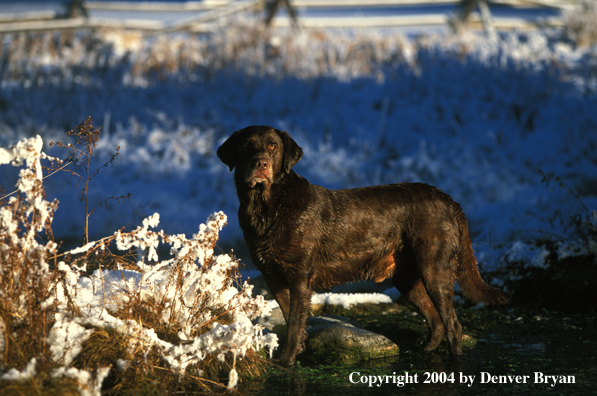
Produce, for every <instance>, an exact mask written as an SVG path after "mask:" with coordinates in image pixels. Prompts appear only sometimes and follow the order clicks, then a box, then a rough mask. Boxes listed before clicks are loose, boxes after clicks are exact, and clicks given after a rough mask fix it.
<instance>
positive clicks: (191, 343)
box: [0, 120, 277, 394]
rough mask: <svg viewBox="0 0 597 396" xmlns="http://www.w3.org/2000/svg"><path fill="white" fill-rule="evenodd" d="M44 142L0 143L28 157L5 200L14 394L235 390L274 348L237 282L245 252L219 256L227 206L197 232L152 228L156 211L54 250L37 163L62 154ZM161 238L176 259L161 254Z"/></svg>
mask: <svg viewBox="0 0 597 396" xmlns="http://www.w3.org/2000/svg"><path fill="white" fill-rule="evenodd" d="M89 122H90V120H89ZM84 125H85V123H82V124H81V125H80V126H79V127H80V128H83V127H84ZM89 125H90V124H89ZM89 125H88V126H89ZM91 129H93V128H91ZM98 131H99V130H98ZM97 138H98V140H99V132H98V136H97ZM83 144H84V145H90V144H91V143H90V141H86V142H83ZM42 147H43V141H42V139H41V138H40V137H39V136H37V137H35V138H30V139H26V140H23V141H22V142H19V143H18V144H17V145H15V146H12V147H10V148H9V149H0V165H5V164H9V163H10V164H12V165H14V166H22V165H23V164H24V163H26V165H27V166H26V167H25V168H24V169H22V170H21V172H20V178H19V182H18V184H17V191H16V192H15V193H16V194H12V195H11V196H4V197H3V198H2V201H0V260H1V261H2V266H0V340H2V341H3V342H0V381H3V382H4V384H3V387H5V388H6V389H9V394H10V393H14V394H23V393H28V392H29V391H28V389H31V387H32V386H33V387H34V388H37V389H43V391H44V392H46V393H49V394H51V393H52V392H56V393H57V394H58V393H60V392H66V393H67V394H68V393H69V392H70V391H69V389H70V390H72V392H71V393H73V394H74V393H76V392H77V391H80V392H81V393H82V394H99V393H100V391H104V392H107V393H110V394H112V393H113V394H147V393H152V392H154V393H157V394H167V393H170V392H172V391H173V390H181V391H182V390H184V391H190V390H195V391H206V390H209V389H212V390H213V388H214V387H215V388H220V389H225V388H226V386H225V385H224V384H223V382H226V380H227V386H228V387H230V388H233V387H236V386H237V383H238V381H239V377H240V379H241V380H242V379H243V378H250V377H253V376H257V375H259V374H260V373H261V372H262V371H263V370H264V368H265V363H264V361H263V359H262V358H261V356H260V355H259V354H258V352H259V351H260V350H262V349H263V348H268V349H269V352H270V355H271V353H272V351H273V349H274V348H276V346H277V338H276V336H275V335H273V334H268V335H264V334H263V333H262V328H261V326H257V325H253V324H252V323H251V319H252V318H254V317H256V316H261V315H267V314H268V312H269V307H268V305H267V303H266V302H265V301H264V299H263V297H261V296H259V297H256V298H253V297H252V293H251V292H252V286H250V285H249V284H248V283H246V282H245V283H242V284H241V283H240V282H239V273H238V267H239V261H238V260H237V259H236V258H234V257H233V256H232V255H230V254H220V255H214V248H215V246H216V242H217V240H218V233H219V231H220V230H221V228H222V227H223V226H224V225H225V224H226V216H225V215H224V213H222V212H219V213H214V214H213V215H211V216H210V217H209V218H208V220H207V222H206V224H201V226H200V227H199V231H198V232H197V233H196V234H195V235H193V237H192V238H190V239H187V238H186V236H184V235H168V234H166V233H164V232H163V231H159V232H157V231H153V230H152V229H153V228H155V227H157V225H158V224H159V215H158V214H157V213H156V214H154V215H152V216H150V217H148V218H146V219H145V220H143V222H142V226H139V227H137V228H136V229H134V230H132V231H128V232H124V230H119V231H117V232H115V233H114V234H113V235H111V236H107V237H105V238H102V239H100V240H98V241H91V242H88V243H86V244H85V245H84V246H81V247H79V248H76V249H73V250H70V251H68V252H66V253H61V254H59V253H58V244H57V243H56V242H55V241H54V238H53V236H52V232H51V225H52V220H53V215H54V212H55V211H56V210H57V208H58V202H57V201H53V202H48V201H46V199H45V193H44V188H43V183H42V178H43V170H42V166H41V160H50V161H58V160H57V159H55V158H51V157H48V156H47V155H46V154H44V153H43V151H42ZM62 147H64V148H69V147H70V146H68V145H62ZM87 149H89V150H91V147H89V146H88V147H87ZM88 152H90V151H88ZM58 162H59V161H58ZM88 165H89V163H88V162H87V166H88ZM87 181H89V178H87ZM86 189H87V184H85V187H84V191H85V190H86ZM87 216H89V212H88V213H87ZM86 231H87V230H86ZM86 234H87V233H86ZM160 243H162V244H167V245H169V246H170V258H168V259H164V260H161V259H160V258H159V257H158V255H157V248H158V245H159V244H160ZM114 248H116V249H117V250H120V251H125V252H128V255H125V256H117V255H115V254H114V253H112V252H111V249H114ZM132 257H136V258H140V260H139V261H137V262H135V261H134V260H133V259H132ZM125 264H126V265H125ZM88 265H90V266H91V265H95V266H97V268H98V269H96V270H95V271H93V272H92V273H91V271H89V269H88ZM108 266H110V267H111V268H113V269H106V268H107V267H108ZM124 266H126V267H127V268H129V269H124V268H123V267H124Z"/></svg>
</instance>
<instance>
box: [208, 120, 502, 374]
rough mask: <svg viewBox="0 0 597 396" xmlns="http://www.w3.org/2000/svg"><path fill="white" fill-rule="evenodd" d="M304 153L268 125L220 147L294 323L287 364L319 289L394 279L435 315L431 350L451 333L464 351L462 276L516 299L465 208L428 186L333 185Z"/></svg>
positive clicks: (471, 286)
mask: <svg viewBox="0 0 597 396" xmlns="http://www.w3.org/2000/svg"><path fill="white" fill-rule="evenodd" d="M302 154H303V151H302V149H301V148H300V147H299V146H298V145H297V143H296V142H295V141H294V140H293V139H292V138H291V137H290V136H289V135H288V133H286V132H281V131H278V130H276V129H274V128H271V127H267V126H252V127H247V128H245V129H243V130H240V131H237V132H235V133H234V134H233V135H232V136H231V137H230V138H229V139H228V140H226V141H225V142H224V143H223V144H222V146H221V147H220V148H219V149H218V157H219V158H220V159H221V160H222V162H224V163H225V164H226V165H228V166H229V168H230V170H231V171H232V170H233V169H234V168H236V171H235V174H234V180H235V183H236V189H237V193H238V198H239V200H240V207H239V211H238V217H239V222H240V226H241V228H242V230H243V234H244V238H245V241H246V243H247V246H248V248H249V251H250V253H251V258H252V260H253V263H254V264H255V266H256V267H257V268H258V269H259V270H260V271H261V273H262V274H263V277H264V279H265V281H266V283H267V285H268V287H269V288H270V290H271V292H272V293H273V295H274V296H275V298H276V300H277V301H278V304H279V305H280V308H281V309H282V312H283V314H284V318H285V319H286V323H287V325H288V339H287V344H286V348H285V350H284V352H283V353H282V355H281V357H280V361H281V362H282V364H284V365H292V364H293V363H294V360H295V358H296V355H297V354H298V353H299V352H300V351H301V350H302V349H303V346H304V340H305V338H306V332H305V325H306V320H307V316H308V312H309V308H310V304H311V295H312V293H313V291H314V290H318V289H322V288H329V287H332V286H334V285H337V284H340V283H344V282H351V281H354V280H359V279H361V280H373V281H375V282H380V281H382V280H384V279H386V278H391V279H392V282H393V283H394V285H395V286H396V288H397V289H398V290H399V291H400V293H401V294H402V295H403V296H405V297H406V298H407V299H408V300H409V301H410V302H411V303H412V304H413V305H414V306H415V307H416V308H417V310H418V311H419V312H420V313H421V314H422V315H423V317H424V318H425V319H426V321H427V325H428V328H429V337H428V339H427V342H426V344H425V347H424V348H425V350H433V349H435V348H437V346H438V345H439V343H440V342H441V340H442V339H443V338H444V336H447V339H448V344H449V348H450V354H451V355H453V356H457V355H460V354H461V353H462V349H461V338H462V331H461V326H460V323H459V322H458V319H457V318H456V314H455V312H454V308H453V305H452V299H453V297H454V280H457V281H458V283H459V285H460V288H461V289H462V291H463V292H464V294H465V295H466V296H468V297H469V298H470V299H472V300H473V301H476V302H486V303H490V304H499V303H505V302H506V301H507V298H506V295H505V294H504V293H503V292H502V291H500V290H498V289H496V288H494V287H491V286H489V285H487V284H486V283H484V282H483V280H482V279H481V276H480V275H479V271H478V268H477V261H476V259H475V256H474V253H473V249H472V244H471V240H470V237H469V233H468V223H467V220H466V218H465V215H464V213H463V211H462V208H461V207H460V205H458V204H457V203H456V202H454V201H453V200H452V198H450V197H449V196H448V195H447V194H444V193H443V192H441V191H440V190H439V189H437V188H435V187H431V186H429V185H427V184H423V183H402V184H392V185H384V186H374V187H365V188H356V189H348V190H336V191H333V190H328V189H326V188H323V187H320V186H317V185H313V184H310V183H309V182H308V181H307V180H306V179H304V178H303V177H301V176H299V175H297V174H296V173H295V172H294V171H293V170H292V167H293V166H294V165H295V164H296V163H297V162H298V161H299V160H300V159H301V157H302Z"/></svg>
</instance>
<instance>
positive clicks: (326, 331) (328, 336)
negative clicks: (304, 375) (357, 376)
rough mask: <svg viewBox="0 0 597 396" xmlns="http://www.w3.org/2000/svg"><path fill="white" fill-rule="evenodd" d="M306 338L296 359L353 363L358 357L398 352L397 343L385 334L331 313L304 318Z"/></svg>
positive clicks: (375, 356)
mask: <svg viewBox="0 0 597 396" xmlns="http://www.w3.org/2000/svg"><path fill="white" fill-rule="evenodd" d="M307 334H308V336H309V337H308V338H307V341H306V343H305V347H306V348H305V351H304V352H303V353H302V354H301V355H300V357H299V359H300V360H303V361H308V362H313V363H321V364H354V363H357V362H359V361H362V360H370V359H376V358H382V357H390V356H396V355H398V346H397V345H396V344H394V343H393V342H392V341H390V339H388V338H387V337H385V336H383V335H380V334H376V333H373V332H371V331H368V330H365V329H363V328H362V327H361V326H360V325H359V324H358V323H356V322H354V321H352V320H349V319H346V318H343V317H341V316H335V315H324V316H316V317H311V318H309V319H308V320H307Z"/></svg>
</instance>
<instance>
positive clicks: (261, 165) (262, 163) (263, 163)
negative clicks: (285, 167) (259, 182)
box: [255, 158, 269, 170]
mask: <svg viewBox="0 0 597 396" xmlns="http://www.w3.org/2000/svg"><path fill="white" fill-rule="evenodd" d="M267 168H269V161H268V160H266V159H265V158H260V159H258V160H257V161H256V162H255V169H256V170H266V169H267Z"/></svg>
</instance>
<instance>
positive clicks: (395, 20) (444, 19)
mask: <svg viewBox="0 0 597 396" xmlns="http://www.w3.org/2000/svg"><path fill="white" fill-rule="evenodd" d="M458 2H459V0H369V1H366V2H365V1H362V0H293V1H292V4H293V6H294V7H297V8H299V9H309V8H322V7H325V8H330V9H340V8H344V9H349V8H351V7H355V6H358V7H361V8H363V7H402V6H422V7H423V6H434V5H435V6H437V5H454V6H455V7H456V5H457V4H458ZM487 2H488V3H489V5H492V4H493V5H497V4H500V5H509V6H512V7H526V8H529V7H548V8H553V9H558V10H564V9H568V8H570V7H572V6H573V5H574V4H575V1H574V0H487ZM264 3H265V0H204V1H187V2H181V3H166V2H127V1H122V2H121V1H106V2H101V1H86V2H85V3H84V5H85V7H86V8H87V9H88V10H104V11H113V12H114V13H118V12H123V11H129V12H130V11H133V12H148V13H150V15H151V12H156V13H159V12H175V13H176V12H177V13H180V14H181V17H180V19H178V20H176V21H174V22H169V23H165V22H161V21H158V20H153V19H148V20H142V19H117V18H95V17H91V18H72V19H61V18H60V16H59V15H56V13H55V12H52V11H48V12H30V13H23V14H0V33H13V32H25V31H48V30H68V29H71V30H72V29H82V28H92V29H93V28H115V27H118V28H122V29H135V30H142V31H146V32H149V34H162V33H170V32H175V31H182V30H188V31H193V32H201V31H209V30H210V23H213V22H215V21H217V20H218V19H220V18H223V17H224V16H227V15H231V14H234V13H240V12H243V11H246V10H249V9H260V8H263V6H264ZM185 13H192V14H193V15H190V16H189V15H184V14H185ZM148 18H151V17H148ZM481 19H482V18H481V17H480V16H479V15H478V14H477V13H473V14H472V15H471V17H470V18H469V20H468V22H467V26H473V27H476V26H477V25H480V24H481ZM448 22H449V15H448V14H445V13H436V14H429V13H421V14H419V15H409V16H404V15H399V12H397V15H387V16H375V17H366V16H362V17H301V18H300V19H299V25H300V26H304V27H320V28H327V27H334V28H354V27H360V28H366V27H369V28H379V27H413V26H438V27H439V26H446V25H447V24H448ZM492 23H493V27H494V28H495V29H498V30H502V29H534V28H537V27H545V26H561V25H562V21H561V19H560V18H557V17H553V18H543V19H540V20H537V21H528V20H525V19H523V18H493V20H492ZM273 25H274V26H277V27H286V26H289V25H290V21H289V20H288V19H287V18H277V19H275V20H274V24H273Z"/></svg>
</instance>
